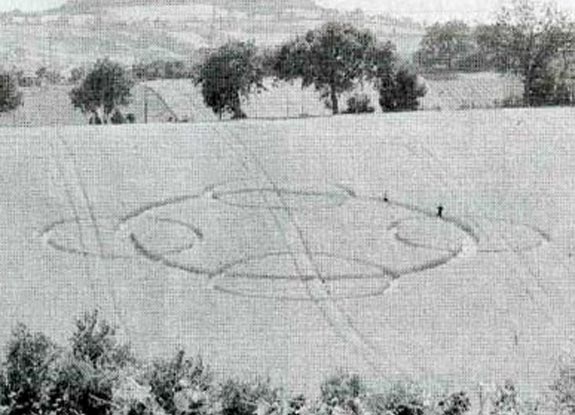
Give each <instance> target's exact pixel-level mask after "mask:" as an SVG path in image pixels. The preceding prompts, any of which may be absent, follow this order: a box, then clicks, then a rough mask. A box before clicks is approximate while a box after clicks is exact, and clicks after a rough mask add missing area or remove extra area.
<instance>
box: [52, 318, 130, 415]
mask: <svg viewBox="0 0 575 415" xmlns="http://www.w3.org/2000/svg"><path fill="white" fill-rule="evenodd" d="M115 334H116V332H115V329H114V328H113V327H111V326H110V325H109V324H108V323H107V322H106V321H104V320H101V319H100V318H99V317H98V312H97V311H94V312H93V313H86V314H84V315H83V316H82V317H81V318H79V319H77V320H76V331H75V332H74V334H73V336H72V338H71V339H70V351H69V352H68V353H66V354H64V355H63V357H62V359H60V361H59V362H58V367H57V370H56V375H55V377H54V381H53V384H52V385H51V388H50V403H51V407H52V409H53V413H54V414H56V415H57V414H63V415H66V414H70V413H81V414H93V415H107V414H109V413H110V412H111V410H112V407H113V405H112V401H113V397H114V394H113V390H114V387H115V385H116V382H117V381H118V380H119V377H120V371H121V370H122V369H124V368H125V367H126V366H127V365H128V364H131V363H134V358H133V356H132V354H131V351H130V347H129V346H128V345H120V344H118V343H117V341H116V338H115Z"/></svg>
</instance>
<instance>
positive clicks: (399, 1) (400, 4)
mask: <svg viewBox="0 0 575 415" xmlns="http://www.w3.org/2000/svg"><path fill="white" fill-rule="evenodd" d="M555 1H556V3H557V4H558V5H559V6H560V7H561V8H562V9H565V10H569V11H571V12H575V1H573V0H555ZM316 2H317V3H318V4H321V5H322V6H328V7H337V8H341V9H354V8H357V7H360V8H363V9H366V10H368V11H375V12H388V13H390V14H395V15H403V16H408V17H412V18H415V19H417V20H421V21H424V20H428V21H432V20H437V19H439V20H447V19H450V18H459V19H465V20H468V21H474V20H477V21H481V20H485V19H488V18H489V17H490V16H492V14H493V11H495V10H498V9H499V7H500V5H501V4H502V1H501V0H316ZM62 3H64V0H0V11H5V10H12V9H15V8H19V9H21V10H42V9H49V8H51V7H55V6H59V5H61V4H62Z"/></svg>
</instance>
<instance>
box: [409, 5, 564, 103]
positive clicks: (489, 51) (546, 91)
mask: <svg viewBox="0 0 575 415" xmlns="http://www.w3.org/2000/svg"><path fill="white" fill-rule="evenodd" d="M574 52H575V25H574V22H573V20H572V19H571V18H570V16H569V15H567V14H566V13H564V12H563V11H561V10H560V9H558V8H557V7H556V6H555V5H554V4H553V3H538V2H535V1H531V0H513V1H512V2H511V3H510V5H508V6H505V7H503V8H502V9H501V10H500V11H499V12H498V13H497V15H496V17H495V21H494V23H491V24H480V25H477V26H475V27H470V26H469V25H467V24H466V23H464V22H462V21H456V20H455V21H449V22H446V23H436V24H434V25H432V26H430V27H428V28H427V30H426V33H425V35H424V37H423V39H422V41H421V45H420V48H419V50H418V51H417V52H416V53H415V55H414V62H415V63H416V64H417V65H418V66H419V67H420V68H422V69H423V70H439V71H442V70H443V71H485V70H496V71H499V72H501V73H512V74H514V75H517V76H519V78H520V79H521V81H522V82H523V86H524V90H523V103H522V104H523V105H524V106H541V105H570V104H573V103H574V101H575V97H574V96H573V93H572V92H571V87H570V83H572V81H573V78H574V77H573V75H574V74H573V73H572V64H573V59H574V58H575V53H574Z"/></svg>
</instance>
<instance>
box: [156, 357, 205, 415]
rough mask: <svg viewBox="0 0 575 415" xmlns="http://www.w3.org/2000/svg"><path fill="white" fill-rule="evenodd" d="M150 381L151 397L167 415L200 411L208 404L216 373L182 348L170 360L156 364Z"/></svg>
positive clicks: (199, 412) (198, 412)
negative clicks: (209, 392) (187, 356)
mask: <svg viewBox="0 0 575 415" xmlns="http://www.w3.org/2000/svg"><path fill="white" fill-rule="evenodd" d="M149 383H150V388H151V393H152V396H153V397H154V398H155V399H156V401H157V402H158V404H159V405H160V406H161V407H162V408H163V409H164V410H165V411H166V412H167V413H168V414H174V415H175V414H201V413H204V410H205V409H207V405H208V403H209V402H208V400H209V399H208V398H209V397H208V391H209V390H210V389H211V388H212V383H213V376H212V374H211V372H210V370H209V368H208V367H206V366H205V365H204V363H203V360H202V359H201V358H199V357H198V358H196V359H195V360H193V359H188V358H186V357H185V353H184V352H183V351H180V352H178V353H177V354H176V356H175V357H174V358H173V359H171V360H158V361H156V362H154V363H153V365H152V368H151V371H150V374H149ZM184 407H185V408H184Z"/></svg>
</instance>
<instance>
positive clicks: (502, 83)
mask: <svg viewBox="0 0 575 415" xmlns="http://www.w3.org/2000/svg"><path fill="white" fill-rule="evenodd" d="M427 84H428V88H429V92H428V94H427V96H426V97H425V98H423V99H422V101H421V108H422V109H423V110H439V109H441V110H447V111H453V110H460V109H470V108H492V107H494V102H495V101H499V102H500V101H501V100H503V99H504V98H505V97H507V96H509V95H517V94H519V93H520V92H521V84H520V83H519V82H518V81H517V80H514V79H511V78H505V77H501V76H499V75H497V74H489V73H485V74H467V75H465V74H461V75H459V76H458V77H457V78H455V79H448V80H428V81H427ZM266 87H267V90H266V91H263V92H261V93H260V94H253V95H252V96H251V97H250V98H249V99H248V100H247V101H245V102H244V110H245V111H246V113H247V114H248V116H249V117H250V118H262V119H277V118H300V117H317V116H327V115H330V113H331V111H330V110H329V109H327V108H326V107H325V105H324V104H323V103H322V102H321V100H320V99H319V94H318V93H317V92H316V91H315V90H314V88H313V87H312V88H306V89H301V87H300V86H299V85H298V84H297V83H294V84H289V83H281V82H280V83H278V84H277V85H275V86H274V84H273V82H271V81H267V82H266ZM71 88H72V86H69V85H50V86H45V87H41V88H23V89H22V91H23V93H24V106H22V107H20V108H18V109H17V110H16V111H14V112H12V113H4V114H0V126H17V127H41V126H64V125H83V124H85V123H86V118H85V117H84V116H83V115H82V114H81V113H80V112H78V111H77V110H74V108H73V107H72V105H71V104H70V99H69V91H70V89H71ZM365 91H366V92H367V93H368V94H369V95H370V97H371V100H372V103H373V104H374V106H375V107H376V110H377V111H379V107H378V104H377V102H378V96H377V93H376V92H375V91H373V90H372V89H371V88H366V89H365ZM348 96H349V94H345V95H344V96H343V97H342V99H341V105H342V106H343V108H344V109H345V102H346V99H347V97H348ZM146 100H147V103H148V122H149V123H157V122H166V121H168V120H169V119H170V118H177V119H179V120H187V121H189V122H210V121H217V120H218V117H217V115H216V114H214V113H213V111H212V110H211V109H209V108H207V107H206V106H205V104H204V102H203V99H202V95H201V91H200V89H199V87H195V86H194V85H193V83H192V82H191V81H190V80H188V79H177V80H157V81H149V82H146V83H144V84H139V85H137V86H135V87H134V88H133V90H132V102H131V104H130V105H129V106H128V107H127V108H125V113H133V114H134V115H135V116H136V121H137V122H138V123H143V122H144V120H145V115H144V114H145V102H146Z"/></svg>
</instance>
